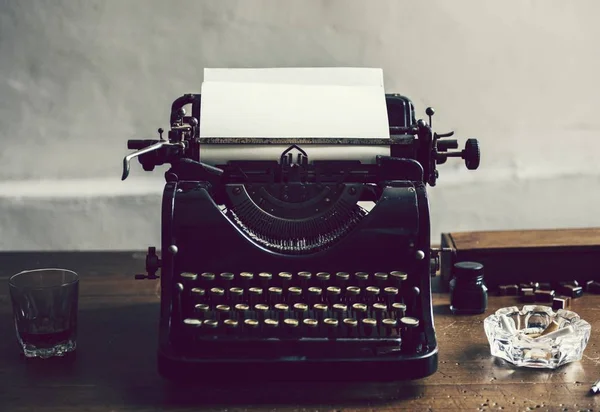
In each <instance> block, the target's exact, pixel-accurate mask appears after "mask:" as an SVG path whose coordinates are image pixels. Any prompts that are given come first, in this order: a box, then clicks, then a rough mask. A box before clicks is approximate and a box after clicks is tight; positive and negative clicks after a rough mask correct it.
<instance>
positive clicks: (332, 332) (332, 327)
mask: <svg viewBox="0 0 600 412" xmlns="http://www.w3.org/2000/svg"><path fill="white" fill-rule="evenodd" d="M323 324H324V325H325V328H326V329H327V337H328V338H330V339H331V338H335V337H337V329H338V324H339V321H338V320H337V319H333V318H326V319H324V320H323Z"/></svg>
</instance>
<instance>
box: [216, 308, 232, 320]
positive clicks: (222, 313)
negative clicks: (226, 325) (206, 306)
mask: <svg viewBox="0 0 600 412" xmlns="http://www.w3.org/2000/svg"><path fill="white" fill-rule="evenodd" d="M215 310H216V311H217V319H218V320H224V319H227V318H229V311H230V310H231V308H230V307H229V306H227V305H217V306H216V307H215Z"/></svg>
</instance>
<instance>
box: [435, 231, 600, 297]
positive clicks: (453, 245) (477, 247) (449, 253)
mask: <svg viewBox="0 0 600 412" xmlns="http://www.w3.org/2000/svg"><path fill="white" fill-rule="evenodd" d="M441 246H442V248H445V249H446V250H445V251H442V252H441V254H440V273H441V278H442V285H443V286H444V287H445V288H447V285H448V282H449V281H450V279H452V267H453V265H454V263H456V262H459V261H476V262H480V263H482V264H483V265H484V273H485V281H486V284H487V285H488V287H489V288H490V289H494V288H495V287H497V286H498V285H506V284H515V283H516V284H518V283H525V282H529V281H537V282H559V281H570V280H577V281H580V282H584V281H586V280H590V279H593V280H600V268H599V267H598V258H599V257H600V228H587V229H548V230H518V231H488V232H458V233H443V234H442V241H441Z"/></svg>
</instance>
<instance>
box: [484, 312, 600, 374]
mask: <svg viewBox="0 0 600 412" xmlns="http://www.w3.org/2000/svg"><path fill="white" fill-rule="evenodd" d="M483 327H484V329H485V334H486V336H487V338H488V341H489V343H490V352H491V354H492V356H497V357H499V358H501V359H504V360H506V361H507V362H510V363H512V364H513V365H515V366H520V367H528V368H550V369H555V368H558V367H559V366H562V365H564V364H566V363H570V362H574V361H579V360H581V357H582V356H583V351H584V350H585V347H586V345H587V343H588V340H589V338H590V331H591V327H590V324H589V323H588V322H586V321H585V320H583V319H581V318H580V317H579V315H578V314H577V313H575V312H572V311H570V310H564V309H559V310H558V311H556V312H554V311H553V310H552V308H551V307H548V306H537V305H525V306H523V308H522V309H520V310H519V308H518V307H516V306H511V307H507V308H502V309H499V310H497V311H496V313H494V314H493V315H490V316H488V317H487V318H486V319H485V321H484V323H483Z"/></svg>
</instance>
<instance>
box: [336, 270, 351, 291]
mask: <svg viewBox="0 0 600 412" xmlns="http://www.w3.org/2000/svg"><path fill="white" fill-rule="evenodd" d="M349 280H350V273H348V272H338V273H336V274H335V282H336V283H337V285H338V286H339V287H340V288H343V287H344V286H346V284H347V283H348V281H349Z"/></svg>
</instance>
